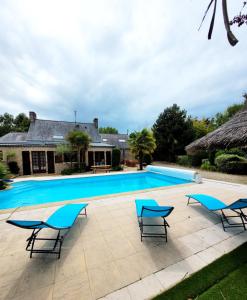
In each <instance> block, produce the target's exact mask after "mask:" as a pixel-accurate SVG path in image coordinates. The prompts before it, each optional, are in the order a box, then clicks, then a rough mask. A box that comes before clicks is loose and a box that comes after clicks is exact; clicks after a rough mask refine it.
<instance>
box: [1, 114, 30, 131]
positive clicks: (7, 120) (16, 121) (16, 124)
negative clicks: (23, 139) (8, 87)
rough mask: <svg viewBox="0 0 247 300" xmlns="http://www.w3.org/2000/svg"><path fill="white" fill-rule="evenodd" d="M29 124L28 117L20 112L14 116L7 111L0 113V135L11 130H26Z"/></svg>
mask: <svg viewBox="0 0 247 300" xmlns="http://www.w3.org/2000/svg"><path fill="white" fill-rule="evenodd" d="M29 125H30V120H29V118H28V117H27V116H26V115H25V114H24V113H20V114H18V115H17V116H16V117H15V118H14V116H13V115H11V114H9V113H5V114H3V115H0V136H3V135H5V134H7V133H9V132H11V131H20V132H26V131H28V128H29Z"/></svg>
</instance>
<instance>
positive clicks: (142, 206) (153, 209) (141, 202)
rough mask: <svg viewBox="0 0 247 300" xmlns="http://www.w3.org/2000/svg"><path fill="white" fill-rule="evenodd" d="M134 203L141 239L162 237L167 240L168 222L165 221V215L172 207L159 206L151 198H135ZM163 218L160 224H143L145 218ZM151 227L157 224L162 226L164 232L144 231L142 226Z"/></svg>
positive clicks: (167, 214)
mask: <svg viewBox="0 0 247 300" xmlns="http://www.w3.org/2000/svg"><path fill="white" fill-rule="evenodd" d="M135 204H136V214H137V219H138V223H139V227H140V231H141V241H142V239H143V238H144V237H162V238H165V239H166V242H167V228H166V227H167V226H168V227H169V224H168V223H167V221H166V219H165V218H166V217H167V216H169V214H170V213H171V212H172V210H173V209H174V207H172V206H160V205H159V204H158V203H157V202H156V201H155V200H153V199H137V200H135ZM159 217H161V218H162V219H163V222H162V224H144V222H143V221H144V219H146V218H159ZM146 226H147V227H149V226H150V227H153V226H159V227H164V230H165V232H164V233H150V232H144V227H146Z"/></svg>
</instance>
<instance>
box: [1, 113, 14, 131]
mask: <svg viewBox="0 0 247 300" xmlns="http://www.w3.org/2000/svg"><path fill="white" fill-rule="evenodd" d="M13 128H14V117H13V115H11V114H8V113H5V114H4V115H0V136H3V135H5V134H7V133H9V132H11V131H12V130H13Z"/></svg>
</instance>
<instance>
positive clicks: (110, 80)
mask: <svg viewBox="0 0 247 300" xmlns="http://www.w3.org/2000/svg"><path fill="white" fill-rule="evenodd" d="M218 2H219V1H218ZM208 3H209V0H201V1H198V0H183V1H174V0H152V1H150V0H97V1H96V0H90V1H88V0H85V1H84V0H68V1H66V0H35V1H33V0H1V10H0V24H1V28H0V107H1V110H0V114H2V113H4V112H9V113H12V114H14V115H16V114H18V113H20V112H24V113H26V114H28V112H29V111H35V112H36V113H37V116H38V118H40V119H52V120H66V121H74V111H75V110H76V111H77V121H81V122H92V120H93V118H94V117H98V118H99V126H103V127H104V126H112V127H116V128H117V129H118V130H119V131H120V132H122V133H125V132H126V131H127V130H129V132H131V131H133V130H141V129H142V128H144V127H151V126H152V125H153V124H154V122H155V120H156V119H157V117H158V115H159V114H160V113H161V112H163V110H164V109H165V108H166V107H168V106H171V105H172V104H173V103H177V104H178V105H179V106H180V107H181V108H183V109H186V110H187V112H188V114H189V115H191V116H192V117H199V118H202V117H210V116H213V115H214V114H215V113H217V112H219V111H223V110H224V109H225V108H226V107H227V106H229V105H231V104H233V103H239V102H240V101H241V100H242V94H243V93H244V92H247V72H246V71H247V59H246V49H247V38H246V37H247V26H244V25H243V26H242V27H240V28H238V27H233V28H232V31H233V32H234V33H235V35H236V36H237V38H238V39H239V43H238V44H237V45H236V46H235V47H232V46H230V45H229V43H228V41H227V38H226V32H225V29H224V24H223V18H222V12H221V3H218V10H217V15H216V22H215V28H214V32H213V37H212V40H210V41H208V40H207V31H208V27H209V23H210V17H211V13H209V14H208V17H207V18H206V20H205V22H204V24H203V26H202V28H201V30H200V31H198V27H199V25H200V22H201V20H202V17H203V14H204V12H205V9H206V7H207V5H208ZM242 3H243V1H242V0H228V9H229V17H230V19H231V18H232V17H233V16H234V15H236V14H237V13H238V12H239V10H240V8H241V6H242Z"/></svg>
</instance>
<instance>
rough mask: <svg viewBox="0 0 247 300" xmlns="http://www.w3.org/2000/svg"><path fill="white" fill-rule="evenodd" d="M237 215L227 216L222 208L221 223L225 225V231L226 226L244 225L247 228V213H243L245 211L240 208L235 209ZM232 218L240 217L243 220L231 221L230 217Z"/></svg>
mask: <svg viewBox="0 0 247 300" xmlns="http://www.w3.org/2000/svg"><path fill="white" fill-rule="evenodd" d="M233 211H234V212H235V213H236V215H234V216H226V215H225V214H224V212H223V210H221V223H222V226H223V229H224V231H225V229H226V228H231V227H243V228H244V230H246V224H247V220H246V215H245V214H244V213H243V211H242V210H241V209H240V210H239V211H237V210H233ZM232 218H240V220H241V222H239V223H231V222H230V219H232ZM225 224H227V225H225Z"/></svg>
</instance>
